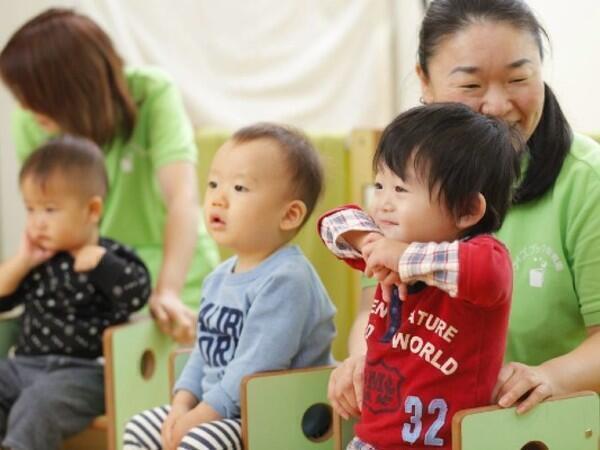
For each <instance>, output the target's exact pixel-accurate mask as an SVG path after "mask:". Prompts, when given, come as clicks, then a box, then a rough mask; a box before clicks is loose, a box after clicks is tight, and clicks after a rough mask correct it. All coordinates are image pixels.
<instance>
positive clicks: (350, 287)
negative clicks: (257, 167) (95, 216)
mask: <svg viewBox="0 0 600 450" xmlns="http://www.w3.org/2000/svg"><path fill="white" fill-rule="evenodd" d="M229 135H230V133H229V132H226V131H218V130H209V129H203V130H199V131H198V133H197V144H198V151H199V162H198V180H199V185H200V192H201V195H202V196H203V194H204V190H205V186H206V183H207V174H208V170H209V168H210V162H211V160H212V158H213V156H214V154H215V153H216V151H217V150H218V149H219V147H220V146H221V145H223V143H224V142H225V141H226V140H227V138H228V137H229ZM309 137H310V139H311V141H312V142H313V144H314V146H315V148H316V149H317V150H318V152H319V154H320V156H321V159H322V161H323V165H324V167H325V192H324V194H323V196H322V198H321V201H320V202H319V204H318V205H317V207H316V209H315V211H314V212H313V214H312V216H311V218H310V219H309V220H308V222H307V223H306V224H305V225H304V227H303V229H302V230H301V231H300V233H298V236H296V238H295V239H294V243H297V244H298V245H299V246H300V247H301V248H302V251H303V252H304V253H305V255H306V256H307V257H308V259H309V260H310V261H311V262H312V263H313V265H314V266H315V269H316V270H317V272H318V274H319V276H320V277H321V280H322V281H323V284H324V285H325V288H326V289H327V292H329V295H330V296H331V299H332V300H333V302H334V303H335V305H336V306H337V309H338V310H337V314H336V317H335V321H336V327H337V338H336V340H335V341H334V344H333V352H334V356H335V357H336V358H337V359H344V358H345V356H346V355H347V350H346V341H347V337H348V332H349V331H350V327H351V325H352V321H353V319H354V300H353V299H354V298H355V297H356V296H357V294H358V273H357V272H356V271H353V270H351V269H349V268H348V267H347V266H346V265H345V264H342V263H340V262H339V261H337V260H336V258H335V257H334V256H333V255H331V253H330V252H329V251H328V250H327V249H326V248H325V246H324V245H323V244H322V242H321V240H320V238H319V236H318V235H317V232H316V222H317V219H318V217H319V216H320V215H321V214H322V213H323V212H325V211H327V210H328V209H331V208H334V207H336V206H340V205H342V204H344V203H348V202H350V201H352V195H353V194H352V184H351V177H350V170H349V164H350V152H349V150H348V136H347V135H313V136H309ZM265 164H266V162H265ZM220 251H221V255H222V257H223V258H226V257H228V256H230V255H231V253H230V252H229V251H228V250H227V249H223V248H221V249H220Z"/></svg>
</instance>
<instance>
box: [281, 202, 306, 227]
mask: <svg viewBox="0 0 600 450" xmlns="http://www.w3.org/2000/svg"><path fill="white" fill-rule="evenodd" d="M305 216H306V205H305V204H304V202H303V201H302V200H294V201H292V202H290V203H288V205H287V207H286V210H285V214H284V215H283V217H282V218H281V222H280V223H279V226H280V227H281V229H282V230H283V231H291V230H295V229H296V228H299V227H300V225H302V221H303V220H304V217H305Z"/></svg>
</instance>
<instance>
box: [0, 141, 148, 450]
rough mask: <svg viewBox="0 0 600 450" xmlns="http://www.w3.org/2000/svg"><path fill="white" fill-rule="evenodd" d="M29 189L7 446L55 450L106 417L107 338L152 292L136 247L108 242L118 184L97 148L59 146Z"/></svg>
mask: <svg viewBox="0 0 600 450" xmlns="http://www.w3.org/2000/svg"><path fill="white" fill-rule="evenodd" d="M19 181H20V188H21V193H22V196H23V200H24V203H25V206H26V208H27V223H26V230H25V232H24V233H23V237H22V242H21V245H20V247H19V249H18V251H17V252H16V254H15V255H13V256H12V257H10V258H9V259H8V260H6V261H5V262H3V263H2V264H1V265H0V311H8V310H10V309H12V308H14V307H16V306H17V305H20V304H23V305H24V312H23V314H22V316H21V318H20V331H19V336H18V339H17V342H16V345H15V347H14V354H13V355H12V356H11V357H9V358H4V359H0V441H1V444H0V446H1V447H2V448H10V449H27V450H42V449H44V450H48V449H55V448H58V447H59V445H60V442H61V440H62V439H63V438H65V437H67V436H69V435H71V434H75V433H77V432H79V431H81V430H83V429H84V428H85V427H86V426H87V425H88V423H89V422H90V421H91V420H92V419H93V418H94V417H95V416H97V415H100V414H102V413H103V412H104V380H103V365H102V360H101V356H102V332H103V331H104V329H105V328H106V327H108V326H110V325H114V324H118V323H122V322H125V321H127V319H128V318H129V316H130V314H132V313H133V312H134V311H136V310H138V309H140V308H141V307H143V306H144V305H145V303H146V302H147V300H148V296H149V294H150V289H151V285H150V276H149V274H148V271H147V269H146V267H145V265H144V264H143V262H142V261H141V260H140V259H139V258H138V257H137V256H136V255H135V254H134V253H133V251H132V250H131V249H129V248H127V247H125V246H123V245H121V244H119V243H117V242H115V241H113V240H110V239H106V238H102V237H100V235H99V230H98V227H99V223H100V219H101V217H102V208H103V203H104V198H105V196H106V192H107V188H108V180H107V175H106V170H105V166H104V157H103V154H102V152H101V150H100V149H99V148H98V147H97V146H96V145H95V144H94V143H92V142H91V141H89V140H86V139H81V138H75V137H71V136H68V135H65V136H61V137H57V138H55V139H53V140H51V141H49V142H48V143H46V144H45V145H43V146H42V147H40V148H39V149H38V150H36V151H35V152H34V153H32V154H31V155H30V156H29V158H28V159H27V160H26V161H25V163H24V164H23V167H22V169H21V173H20V177H19Z"/></svg>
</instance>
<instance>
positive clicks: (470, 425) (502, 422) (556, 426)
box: [334, 392, 600, 450]
mask: <svg viewBox="0 0 600 450" xmlns="http://www.w3.org/2000/svg"><path fill="white" fill-rule="evenodd" d="M354 422H355V421H354V420H352V421H345V420H342V419H340V416H338V415H337V414H335V415H334V435H335V446H334V449H335V450H344V449H345V448H346V445H347V444H348V442H350V440H351V439H352V436H353V431H352V425H353V424H354ZM599 437H600V400H599V399H598V394H596V393H595V392H577V393H574V394H570V395H564V396H558V397H554V398H550V399H548V400H546V401H544V402H542V403H540V404H539V405H538V406H536V407H535V408H534V409H533V410H532V411H530V412H528V413H527V414H524V415H517V414H516V412H515V408H500V407H497V406H486V407H482V408H473V409H465V410H463V411H459V412H458V413H456V415H455V416H454V417H453V419H452V450H598V449H599V448H600V446H599Z"/></svg>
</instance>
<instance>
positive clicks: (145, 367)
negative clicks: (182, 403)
mask: <svg viewBox="0 0 600 450" xmlns="http://www.w3.org/2000/svg"><path fill="white" fill-rule="evenodd" d="M17 332H18V326H17V321H16V319H6V320H0V350H1V351H2V353H0V355H2V356H5V355H6V354H7V351H8V349H9V348H10V347H11V346H12V345H13V343H14V340H15V338H16V334H17ZM103 344H104V359H105V366H104V378H105V380H104V382H105V399H106V400H105V402H106V414H105V415H103V416H100V417H97V418H96V419H94V421H93V422H92V423H91V424H90V426H89V427H88V429H86V430H85V431H84V432H82V433H80V434H78V435H76V436H73V437H71V438H69V439H67V440H66V441H65V442H64V449H65V450H97V449H98V450H99V449H103V450H104V449H108V450H117V449H120V448H122V436H123V430H124V428H125V424H126V423H127V420H128V419H129V418H130V417H131V416H133V415H134V414H135V413H138V412H140V411H142V410H144V409H147V408H150V407H153V406H156V405H160V404H164V403H167V402H168V401H169V395H170V392H169V382H168V357H169V354H170V352H171V350H172V349H173V348H174V344H173V341H172V340H171V339H170V338H169V337H167V336H165V335H164V334H163V333H161V332H160V330H159V329H158V328H157V327H156V325H155V324H154V321H153V320H151V319H150V318H149V317H140V318H137V319H135V320H133V321H132V322H129V323H127V324H123V325H117V326H114V327H110V328H107V329H106V330H105V332H104V335H103Z"/></svg>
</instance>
